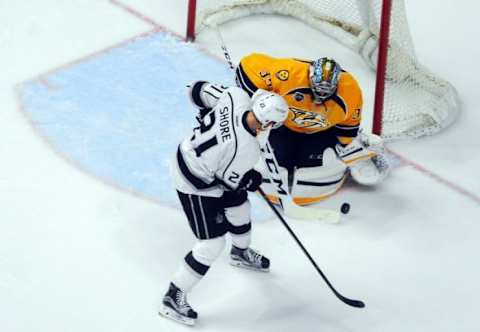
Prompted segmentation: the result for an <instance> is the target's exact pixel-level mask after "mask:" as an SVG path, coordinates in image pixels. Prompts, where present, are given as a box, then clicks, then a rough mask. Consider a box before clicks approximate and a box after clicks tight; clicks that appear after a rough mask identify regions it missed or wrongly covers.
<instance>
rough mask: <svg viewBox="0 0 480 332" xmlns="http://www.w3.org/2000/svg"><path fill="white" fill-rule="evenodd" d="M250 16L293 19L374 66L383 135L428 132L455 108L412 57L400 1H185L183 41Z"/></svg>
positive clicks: (452, 96) (446, 87)
mask: <svg viewBox="0 0 480 332" xmlns="http://www.w3.org/2000/svg"><path fill="white" fill-rule="evenodd" d="M255 14H278V15H288V16H292V17H295V18H297V19H299V20H301V21H303V22H305V23H307V24H309V25H311V26H312V27H314V28H316V29H317V30H319V31H320V32H322V33H324V34H326V35H328V36H330V37H332V38H334V39H335V40H337V41H338V42H340V43H341V44H343V45H344V46H346V47H348V48H350V49H352V50H354V51H355V52H357V53H358V54H359V55H360V56H361V57H362V58H363V60H364V61H365V63H366V64H367V65H368V66H369V67H371V68H372V69H373V70H376V72H377V74H376V83H375V102H374V119H373V131H374V132H375V133H377V134H381V136H382V137H384V139H387V140H393V139H401V138H415V137H420V136H424V135H432V134H434V133H436V132H438V131H440V130H442V129H443V128H445V127H447V126H448V125H450V124H451V123H452V122H453V121H454V119H455V117H456V115H457V114H458V112H459V109H460V106H459V105H460V104H459V101H458V94H457V92H456V90H455V88H454V87H453V86H452V85H451V84H450V83H449V82H447V81H445V80H444V79H442V78H440V77H439V76H437V75H435V74H434V73H432V72H431V71H430V70H428V69H427V68H426V67H425V66H423V65H422V64H421V63H420V62H419V61H418V59H417V57H416V55H415V52H414V46H413V41H412V38H411V34H410V29H409V25H408V20H407V15H406V8H405V0H189V13H188V22H187V39H188V40H194V39H195V35H196V34H198V33H199V32H201V31H202V30H203V29H204V28H206V27H211V26H214V25H219V24H222V23H224V22H227V21H230V20H233V19H237V18H241V17H245V16H249V15H255ZM291 56H292V57H294V56H295V55H294V54H292V55H291ZM321 56H322V55H321V54H319V57H321Z"/></svg>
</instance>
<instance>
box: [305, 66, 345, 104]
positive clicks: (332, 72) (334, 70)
mask: <svg viewBox="0 0 480 332" xmlns="http://www.w3.org/2000/svg"><path fill="white" fill-rule="evenodd" d="M341 72H342V68H341V67H340V65H339V64H338V63H337V62H336V61H335V60H333V59H330V58H320V59H318V60H315V61H314V62H313V63H312V64H311V65H310V74H309V76H310V86H311V88H312V93H313V99H314V102H315V103H322V102H323V101H324V100H325V99H327V98H328V97H330V96H331V95H333V94H334V93H335V91H336V90H337V84H338V79H339V77H340V73H341Z"/></svg>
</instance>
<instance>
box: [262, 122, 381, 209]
mask: <svg viewBox="0 0 480 332" xmlns="http://www.w3.org/2000/svg"><path fill="white" fill-rule="evenodd" d="M277 151H278V150H277ZM277 151H275V152H276V153H275V154H277ZM283 152H285V151H283ZM280 153H282V152H280ZM318 158H321V162H317V165H318V164H320V166H308V164H307V166H292V165H286V166H287V167H288V168H289V170H287V168H286V167H282V166H280V170H279V173H280V175H281V176H282V178H283V179H284V183H288V189H289V193H290V194H291V196H292V198H293V201H294V202H295V203H296V204H299V205H308V204H312V203H316V202H319V201H321V200H323V199H325V198H327V197H329V196H331V195H333V194H334V193H336V192H337V191H338V190H339V189H340V188H341V186H342V185H343V183H344V182H345V180H346V179H347V177H348V174H350V175H351V176H352V178H353V180H354V181H355V182H357V183H359V184H361V185H366V186H374V185H378V184H379V183H381V182H382V181H383V179H385V177H386V176H387V175H388V173H389V171H390V165H389V161H388V158H387V156H386V152H385V149H384V147H383V142H382V139H381V138H380V137H379V136H376V135H373V134H366V133H364V132H362V131H361V132H360V133H359V135H358V136H357V137H356V138H355V139H354V140H353V141H352V143H350V144H348V145H346V146H342V145H340V144H337V145H336V146H335V150H334V149H333V148H331V147H327V148H325V150H323V153H322V154H321V155H320V156H318ZM284 159H285V158H284ZM255 169H257V170H258V171H259V172H261V173H262V175H263V177H264V180H263V181H264V183H263V184H262V189H263V191H264V192H265V193H266V194H267V197H268V198H269V199H270V201H271V202H273V203H278V197H277V191H276V188H275V186H274V185H272V184H271V182H270V180H268V174H267V170H266V168H265V166H264V164H263V163H258V164H257V165H256V166H255Z"/></svg>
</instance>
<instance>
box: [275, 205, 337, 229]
mask: <svg viewBox="0 0 480 332" xmlns="http://www.w3.org/2000/svg"><path fill="white" fill-rule="evenodd" d="M282 203H283V212H284V213H285V215H286V216H288V217H290V218H292V219H301V220H318V221H322V222H326V223H329V224H337V223H339V222H340V213H339V212H337V211H333V210H327V209H315V208H311V207H306V206H299V205H296V204H295V203H294V202H292V201H290V200H282Z"/></svg>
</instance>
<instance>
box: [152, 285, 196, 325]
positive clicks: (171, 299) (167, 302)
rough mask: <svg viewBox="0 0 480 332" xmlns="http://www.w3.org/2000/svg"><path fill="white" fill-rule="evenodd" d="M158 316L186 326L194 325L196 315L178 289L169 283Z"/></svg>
mask: <svg viewBox="0 0 480 332" xmlns="http://www.w3.org/2000/svg"><path fill="white" fill-rule="evenodd" d="M159 314H160V315H162V316H164V317H167V318H170V319H172V320H174V321H177V322H179V323H182V324H186V325H194V324H195V322H196V320H197V317H198V315H197V313H196V312H195V311H194V310H193V309H192V307H190V305H189V304H188V302H187V296H186V294H185V292H183V291H182V290H181V289H180V288H178V287H177V286H175V285H174V284H173V283H170V287H169V288H168V291H167V293H166V294H165V296H164V298H163V307H162V308H161V309H160V312H159Z"/></svg>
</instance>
